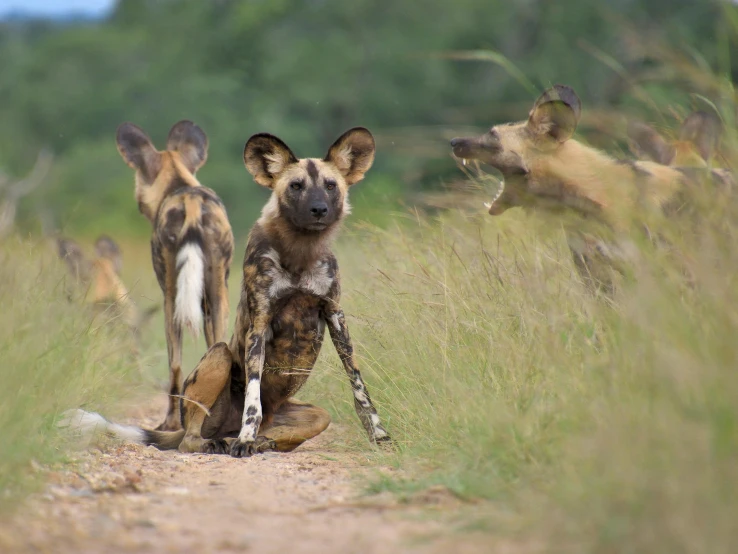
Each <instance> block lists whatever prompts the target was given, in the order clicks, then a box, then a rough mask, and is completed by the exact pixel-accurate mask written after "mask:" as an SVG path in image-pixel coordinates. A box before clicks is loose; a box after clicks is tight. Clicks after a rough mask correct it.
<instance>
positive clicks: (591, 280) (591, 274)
mask: <svg viewBox="0 0 738 554" xmlns="http://www.w3.org/2000/svg"><path fill="white" fill-rule="evenodd" d="M580 114H581V103H580V101H579V98H578V97H577V95H576V93H575V92H574V91H573V90H572V89H571V88H570V87H567V86H563V85H555V86H554V87H553V88H551V89H549V90H547V91H545V92H544V93H543V94H542V95H541V96H540V97H539V98H538V100H536V102H535V103H534V104H533V108H532V109H531V111H530V113H529V114H528V119H527V121H522V122H519V123H506V124H501V125H495V126H494V127H492V128H491V129H490V130H489V131H488V132H486V133H484V134H483V135H481V136H479V137H470V138H455V139H453V140H451V147H452V149H453V153H454V155H455V156H456V157H457V158H461V159H462V160H464V162H466V160H477V161H479V162H481V163H484V164H487V165H490V166H492V167H494V168H496V169H497V170H499V171H500V172H501V173H502V175H503V177H504V179H503V182H502V185H501V188H500V189H499V190H498V192H497V195H496V196H495V198H494V200H493V201H492V202H491V203H490V204H486V207H487V208H488V210H489V213H490V214H491V215H499V214H502V213H503V212H504V211H505V210H507V209H508V208H512V207H516V206H521V207H523V208H528V209H532V210H536V211H541V212H544V213H550V214H555V215H556V216H557V217H558V218H561V220H562V222H563V225H564V228H565V230H566V235H567V242H568V244H569V248H570V250H571V252H572V255H573V258H574V262H575V265H576V267H577V270H578V271H579V272H580V274H581V275H582V277H583V278H584V280H585V282H586V283H587V284H589V285H590V286H592V287H594V288H596V289H599V290H603V291H604V292H606V293H611V292H612V289H613V286H614V281H613V277H614V273H613V271H612V270H613V269H614V270H616V271H617V272H619V273H622V272H623V270H624V269H625V267H626V264H627V263H628V261H629V260H630V259H631V258H632V256H633V254H634V249H633V246H632V243H631V242H630V240H629V237H628V234H629V232H630V230H631V228H632V223H633V222H634V221H633V218H634V217H635V216H636V214H637V215H640V216H647V215H648V216H654V215H655V216H656V217H658V216H659V215H660V214H662V211H663V209H664V208H668V207H669V204H670V202H673V201H674V200H675V199H676V197H677V194H678V192H679V191H680V189H681V187H682V186H683V185H684V184H685V183H686V177H685V175H684V173H682V172H680V171H679V170H677V169H675V168H672V167H667V166H665V165H662V164H659V163H655V162H649V161H642V162H632V161H617V160H615V159H613V158H611V157H609V156H607V155H606V154H604V153H603V152H600V151H598V150H596V149H594V148H590V147H588V146H585V145H584V144H582V143H580V142H578V141H576V140H574V139H572V135H573V134H574V131H575V130H576V127H577V124H578V122H579V117H580Z"/></svg>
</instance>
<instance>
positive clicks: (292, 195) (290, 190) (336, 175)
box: [243, 127, 375, 233]
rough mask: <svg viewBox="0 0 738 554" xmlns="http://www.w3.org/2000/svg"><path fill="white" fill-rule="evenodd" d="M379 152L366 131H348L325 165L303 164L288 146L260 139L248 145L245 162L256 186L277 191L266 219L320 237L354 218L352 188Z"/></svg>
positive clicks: (324, 160) (321, 162) (311, 161)
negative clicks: (275, 220) (346, 217)
mask: <svg viewBox="0 0 738 554" xmlns="http://www.w3.org/2000/svg"><path fill="white" fill-rule="evenodd" d="M374 151H375V146H374V137H372V134H371V133H370V132H369V131H368V130H367V129H365V128H363V127H354V128H353V129H349V130H348V131H346V132H345V133H344V134H343V135H341V136H340V137H339V138H338V139H337V140H336V141H335V142H334V143H333V145H332V146H331V147H330V148H329V149H328V153H327V154H326V155H325V157H323V158H322V159H319V158H303V159H298V158H297V157H296V156H295V155H294V154H293V153H292V150H290V148H289V147H288V146H287V145H286V144H285V143H284V142H283V141H281V140H280V139H278V138H277V137H275V136H273V135H270V134H266V133H260V134H257V135H254V136H252V137H251V138H250V139H249V140H248V142H246V146H245V148H244V152H243V161H244V163H245V164H246V169H248V171H249V173H251V175H253V177H254V180H255V181H256V182H257V183H259V184H260V185H262V186H264V187H267V188H268V189H271V191H272V197H271V199H270V201H269V203H268V204H267V206H266V208H265V211H264V215H265V216H268V217H273V218H279V219H280V220H282V221H284V222H285V223H286V224H287V225H288V226H289V227H290V228H291V229H292V230H293V231H296V232H299V233H316V232H317V233H320V232H323V231H326V230H328V229H330V228H332V227H334V226H335V225H336V224H337V223H338V222H340V221H341V220H342V219H343V217H344V216H346V215H347V214H348V213H349V212H350V209H351V208H350V205H349V202H348V191H349V187H350V186H351V185H354V184H356V183H358V182H359V181H361V180H362V179H363V178H364V175H365V174H366V172H367V171H368V170H369V168H370V167H371V166H372V163H373V162H374Z"/></svg>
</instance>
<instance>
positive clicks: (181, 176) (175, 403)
mask: <svg viewBox="0 0 738 554" xmlns="http://www.w3.org/2000/svg"><path fill="white" fill-rule="evenodd" d="M117 144H118V151H119V152H120V155H121V156H122V157H123V159H124V160H125V162H126V163H127V164H128V165H129V166H130V167H131V168H133V169H134V170H135V172H136V193H135V194H136V201H137V202H138V208H139V210H140V212H141V213H142V214H143V215H145V216H146V217H147V218H148V220H149V221H150V222H151V224H152V226H153V234H152V236H151V257H152V261H153V264H154V272H155V273H156V278H157V280H158V281H159V286H160V287H161V289H162V291H163V292H164V320H165V332H166V338H167V351H168V355H169V409H168V411H167V415H166V419H165V420H164V422H163V423H162V424H161V425H159V427H158V429H160V430H166V431H173V430H176V429H180V428H181V425H182V424H181V416H180V399H179V396H180V395H181V392H182V326H183V325H184V326H186V327H188V328H189V329H190V331H191V332H192V333H193V334H194V335H195V336H197V334H198V331H199V327H200V325H201V323H202V322H203V314H204V325H203V326H204V331H205V340H206V342H207V345H208V347H210V346H212V345H213V344H215V343H216V342H219V341H222V340H225V336H226V326H227V324H228V272H229V269H230V264H231V257H232V255H233V233H232V231H231V226H230V223H229V222H228V216H227V215H226V210H225V207H224V206H223V203H222V202H221V200H220V198H218V196H217V195H216V194H215V192H213V191H212V190H211V189H209V188H206V187H204V186H202V185H201V184H200V183H199V182H198V180H197V179H196V178H195V172H196V171H197V170H198V169H199V168H200V167H202V165H203V164H204V163H205V160H206V159H207V154H208V139H207V136H206V135H205V133H204V132H203V131H202V129H200V128H199V127H198V126H197V125H195V124H194V123H192V122H191V121H180V122H179V123H176V124H175V125H174V126H173V127H172V129H171V130H170V131H169V136H168V138H167V144H166V150H164V151H158V150H156V148H154V145H153V144H152V142H151V140H150V139H149V137H148V136H147V135H146V133H144V131H143V130H141V129H140V128H139V127H137V126H136V125H134V124H132V123H123V124H122V125H120V127H118V132H117Z"/></svg>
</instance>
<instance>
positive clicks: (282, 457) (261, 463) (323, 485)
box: [0, 397, 510, 554]
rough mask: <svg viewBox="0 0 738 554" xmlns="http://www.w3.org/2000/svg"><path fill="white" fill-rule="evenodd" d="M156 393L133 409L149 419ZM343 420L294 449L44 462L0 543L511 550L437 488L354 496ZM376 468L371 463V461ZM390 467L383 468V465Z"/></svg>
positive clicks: (356, 484)
mask: <svg viewBox="0 0 738 554" xmlns="http://www.w3.org/2000/svg"><path fill="white" fill-rule="evenodd" d="M164 411H165V410H164V401H163V397H161V398H156V399H155V400H154V401H152V402H151V403H150V404H149V405H148V406H147V407H145V408H139V409H138V410H137V411H136V413H133V414H131V415H132V417H131V420H130V421H131V422H137V423H139V424H142V425H153V424H155V423H156V422H157V421H158V419H159V418H160V417H161V414H163V413H164ZM340 433H341V428H340V426H337V425H334V424H331V426H330V427H329V428H328V430H326V432H325V433H323V434H322V435H320V436H319V437H317V438H316V439H314V440H312V441H308V442H307V443H306V444H304V445H302V446H301V447H300V448H298V449H297V450H295V451H294V452H292V453H289V454H282V453H268V454H265V455H260V456H255V457H253V458H248V459H235V458H231V457H230V456H216V455H204V454H202V455H193V454H186V455H185V454H180V453H178V452H174V451H170V452H161V451H159V450H156V449H155V448H153V447H142V446H137V445H123V446H114V447H109V448H107V449H104V450H102V451H101V450H93V451H90V452H88V453H83V454H81V456H80V461H79V464H77V466H76V467H75V469H74V471H68V470H64V471H51V472H49V474H48V485H47V486H46V488H45V490H44V492H43V493H41V494H38V495H35V496H34V497H33V498H31V499H30V500H29V502H28V505H27V506H25V507H23V508H22V509H21V510H20V511H19V513H18V514H17V515H15V516H14V518H13V519H12V520H10V521H5V522H4V523H0V552H3V553H5V552H8V553H11V552H44V553H46V552H48V553H54V554H57V553H60V554H65V553H72V552H74V553H102V552H105V553H108V552H146V553H147V552H178V553H188V552H198V553H206V552H259V553H264V554H268V553H272V552H275V553H276V552H279V553H284V552H290V553H303V552H304V553H313V552H314V553H318V552H320V553H327V552H337V553H338V552H340V553H375V552H376V553H380V552H381V553H390V552H412V553H415V552H417V553H436V552H438V553H441V552H443V553H447V552H450V551H452V552H454V554H466V553H470V554H471V553H478V552H506V551H509V550H510V549H509V548H508V547H506V545H504V544H501V543H498V542H497V541H491V537H489V536H483V535H470V534H468V533H461V532H459V531H456V530H454V528H453V526H451V525H449V523H448V520H449V517H448V516H450V515H453V514H454V512H456V511H457V510H458V509H459V508H461V507H462V506H461V503H460V501H459V500H458V499H457V498H455V497H454V496H453V495H452V494H450V493H448V492H447V491H444V490H439V489H434V490H428V491H425V492H424V493H421V494H418V495H416V496H415V497H413V498H411V499H410V501H409V502H403V503H399V502H398V501H397V500H396V499H395V498H394V497H392V496H390V495H387V494H382V495H376V496H366V495H362V494H361V489H360V484H361V483H360V479H357V476H361V474H362V472H365V471H369V470H370V468H368V467H367V466H366V463H363V464H362V463H361V461H362V460H361V457H360V454H349V453H344V452H340V451H336V449H331V444H332V443H333V442H334V441H335V440H336V437H340ZM371 470H373V471H376V468H371ZM386 471H390V470H389V469H386Z"/></svg>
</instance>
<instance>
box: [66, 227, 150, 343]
mask: <svg viewBox="0 0 738 554" xmlns="http://www.w3.org/2000/svg"><path fill="white" fill-rule="evenodd" d="M55 244H56V249H57V253H58V255H59V257H60V258H61V259H62V260H63V261H64V262H65V263H66V265H67V269H68V270H69V273H70V275H71V276H72V278H73V281H74V284H75V287H76V288H81V289H83V290H84V291H85V296H84V298H85V301H86V302H89V303H90V304H92V305H93V306H97V307H102V308H104V309H106V308H107V307H108V306H109V305H110V304H115V305H117V306H118V307H119V308H120V310H121V314H122V316H123V319H124V321H125V322H126V324H127V325H128V326H129V327H130V328H131V329H132V331H133V332H134V334H135V335H136V337H137V338H138V336H139V331H140V329H141V327H142V326H143V325H144V324H145V323H146V322H147V321H148V319H149V318H150V317H151V316H152V315H153V314H154V313H155V312H156V311H157V310H158V308H159V307H158V306H153V307H150V308H148V309H146V310H144V311H141V310H140V309H139V308H138V306H137V305H136V303H135V302H134V301H133V299H132V298H131V295H130V292H129V290H128V288H127V287H126V286H125V284H124V283H123V281H122V279H121V270H122V267H123V256H122V254H121V251H120V248H119V247H118V244H117V243H116V242H115V241H114V240H113V239H112V238H110V237H109V236H107V235H101V236H99V237H98V238H97V240H96V241H95V245H94V257H93V258H92V259H89V258H88V257H87V256H86V255H85V253H84V251H83V249H82V247H81V246H80V245H79V244H78V243H77V242H76V241H74V240H72V239H69V238H64V237H57V238H56V240H55ZM69 292H70V294H71V292H72V291H71V290H70V291H69Z"/></svg>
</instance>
